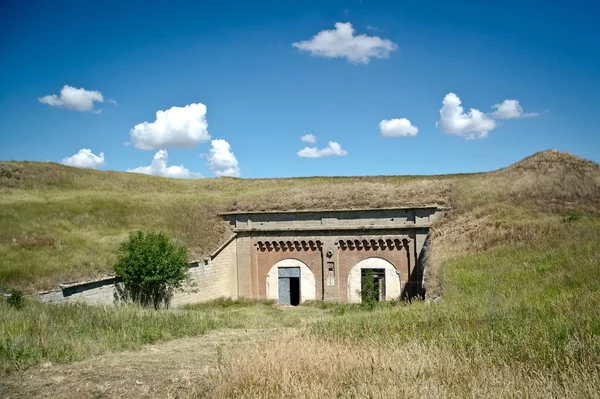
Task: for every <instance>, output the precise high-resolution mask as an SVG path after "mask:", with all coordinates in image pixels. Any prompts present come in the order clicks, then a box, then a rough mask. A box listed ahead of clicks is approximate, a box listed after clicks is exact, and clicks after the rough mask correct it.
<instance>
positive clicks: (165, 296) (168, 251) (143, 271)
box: [115, 231, 189, 309]
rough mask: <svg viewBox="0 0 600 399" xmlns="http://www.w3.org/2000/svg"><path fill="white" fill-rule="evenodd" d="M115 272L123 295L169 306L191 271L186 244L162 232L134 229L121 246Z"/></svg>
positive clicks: (135, 299) (146, 302) (144, 304)
mask: <svg viewBox="0 0 600 399" xmlns="http://www.w3.org/2000/svg"><path fill="white" fill-rule="evenodd" d="M119 252H120V253H119V258H118V261H117V263H116V265H115V274H116V275H117V278H118V279H119V280H120V290H119V291H120V292H119V296H120V298H121V299H130V300H132V301H133V302H136V303H139V304H140V305H142V306H151V305H152V306H154V309H158V308H159V307H160V305H161V304H164V305H165V306H166V307H168V305H169V303H170V301H171V298H172V297H173V293H174V291H175V290H176V289H177V288H179V287H180V286H181V284H182V283H183V281H184V280H185V279H186V277H187V272H188V267H189V265H188V251H187V247H186V246H184V245H183V244H181V243H178V242H176V241H174V240H172V239H171V238H170V237H169V236H168V235H167V234H165V233H162V232H152V231H149V232H142V231H137V232H135V233H131V234H130V235H129V238H128V239H127V241H125V242H123V243H122V244H121V245H120V246H119Z"/></svg>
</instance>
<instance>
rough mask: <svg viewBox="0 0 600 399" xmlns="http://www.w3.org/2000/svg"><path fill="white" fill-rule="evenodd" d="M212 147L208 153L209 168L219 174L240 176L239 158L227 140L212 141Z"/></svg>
mask: <svg viewBox="0 0 600 399" xmlns="http://www.w3.org/2000/svg"><path fill="white" fill-rule="evenodd" d="M211 146H212V148H211V149H210V153H209V154H208V168H209V169H210V170H212V171H213V173H214V174H215V175H217V176H232V177H239V176H240V167H239V165H238V160H237V158H236V157H235V155H234V154H233V152H232V151H231V146H230V145H229V143H228V142H227V141H225V140H220V139H217V140H213V141H211Z"/></svg>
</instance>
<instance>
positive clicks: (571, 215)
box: [563, 211, 583, 223]
mask: <svg viewBox="0 0 600 399" xmlns="http://www.w3.org/2000/svg"><path fill="white" fill-rule="evenodd" d="M582 217H583V212H580V211H569V212H567V213H566V214H565V215H564V217H563V221H564V222H566V223H571V222H576V221H578V220H580V219H581V218H582Z"/></svg>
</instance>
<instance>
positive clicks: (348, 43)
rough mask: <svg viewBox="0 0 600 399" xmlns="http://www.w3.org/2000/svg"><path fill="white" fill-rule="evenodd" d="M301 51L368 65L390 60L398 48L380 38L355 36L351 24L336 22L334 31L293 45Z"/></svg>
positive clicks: (328, 31) (325, 31)
mask: <svg viewBox="0 0 600 399" xmlns="http://www.w3.org/2000/svg"><path fill="white" fill-rule="evenodd" d="M292 46H294V47H296V48H297V49H299V50H301V51H310V53H311V54H312V55H316V56H321V57H330V58H343V57H345V58H346V59H348V61H350V62H354V63H363V64H367V63H368V62H369V60H370V59H371V58H388V57H389V55H390V53H391V52H392V51H396V50H397V49H398V46H397V45H396V44H395V43H393V42H391V41H390V40H387V39H381V38H380V37H378V36H367V35H364V34H363V35H358V36H355V35H354V28H353V27H352V24H351V23H350V22H345V23H343V22H336V24H335V29H334V30H322V31H321V32H319V33H317V34H316V35H314V36H313V37H312V39H310V40H304V41H301V42H295V43H292Z"/></svg>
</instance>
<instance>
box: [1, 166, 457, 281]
mask: <svg viewBox="0 0 600 399" xmlns="http://www.w3.org/2000/svg"><path fill="white" fill-rule="evenodd" d="M456 178H457V177H456V176H445V177H403V176H387V177H386V176H382V177H339V178H337V177H333V178H324V177H314V178H297V179H257V180H242V179H234V178H219V179H198V180H181V179H179V180H178V179H167V178H161V177H153V176H146V175H139V174H134V173H123V172H100V171H94V170H82V169H76V168H71V167H67V166H63V165H57V164H50V163H31V162H0V292H2V291H3V290H4V291H8V290H9V289H11V288H18V289H22V290H25V291H26V292H34V291H40V290H47V289H56V288H57V286H58V283H65V282H73V281H80V280H86V279H90V278H94V277H97V276H101V275H105V274H111V273H112V272H113V269H112V267H113V264H114V262H115V260H116V249H117V247H118V245H119V243H120V242H121V241H123V240H124V239H126V238H127V235H128V234H129V233H130V232H131V231H134V230H138V229H152V230H161V231H165V232H167V233H169V234H170V235H171V236H173V237H176V238H178V239H180V240H182V241H183V242H185V243H186V244H187V245H188V246H189V248H190V256H191V257H192V258H193V259H197V258H198V257H199V256H201V255H207V254H209V253H210V252H211V251H213V250H215V249H217V248H218V246H219V245H220V244H221V243H222V241H223V239H224V235H226V234H227V232H226V228H225V226H224V225H223V223H222V222H221V219H220V218H219V217H218V216H217V213H218V212H223V211H231V210H267V209H269V210H290V209H319V208H338V209H339V208H353V207H382V206H394V205H410V204H422V203H439V204H445V203H446V193H447V192H448V188H449V184H450V181H451V179H456Z"/></svg>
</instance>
